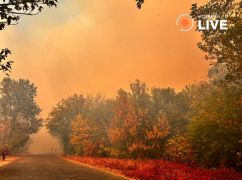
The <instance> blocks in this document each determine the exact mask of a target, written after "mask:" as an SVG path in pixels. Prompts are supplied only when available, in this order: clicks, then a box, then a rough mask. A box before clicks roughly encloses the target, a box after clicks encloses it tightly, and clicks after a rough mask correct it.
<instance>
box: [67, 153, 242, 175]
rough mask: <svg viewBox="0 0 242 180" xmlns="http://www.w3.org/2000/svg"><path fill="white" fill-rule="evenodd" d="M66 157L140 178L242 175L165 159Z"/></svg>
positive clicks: (230, 170) (226, 170)
mask: <svg viewBox="0 0 242 180" xmlns="http://www.w3.org/2000/svg"><path fill="white" fill-rule="evenodd" d="M66 158H68V159H71V160H75V161H78V162H81V163H85V164H88V165H92V166H95V167H98V168H105V169H107V170H110V171H112V172H116V173H120V174H122V175H124V176H126V177H130V178H134V179H139V180H162V179H186V180H187V179H191V180H194V179H196V180H200V179H201V180H210V179H211V180H212V179H221V180H225V179H229V180H240V179H242V175H241V174H240V173H239V172H236V171H235V170H232V169H216V170H207V169H203V168H199V167H191V166H187V165H185V164H178V163H172V162H168V161H164V160H131V159H116V158H93V157H82V156H66Z"/></svg>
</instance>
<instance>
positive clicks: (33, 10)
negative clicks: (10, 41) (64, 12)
mask: <svg viewBox="0 0 242 180" xmlns="http://www.w3.org/2000/svg"><path fill="white" fill-rule="evenodd" d="M56 5H57V0H3V1H0V17H1V21H0V30H3V29H4V28H5V27H6V26H8V25H16V24H17V23H18V21H19V20H20V18H21V17H22V16H23V15H30V16H32V15H36V14H38V13H40V12H41V11H42V9H43V7H44V6H48V7H52V6H56ZM8 54H10V50H8V49H2V51H1V52H0V70H1V71H4V72H7V73H8V72H10V71H11V66H12V63H13V61H9V60H6V58H7V55H8Z"/></svg>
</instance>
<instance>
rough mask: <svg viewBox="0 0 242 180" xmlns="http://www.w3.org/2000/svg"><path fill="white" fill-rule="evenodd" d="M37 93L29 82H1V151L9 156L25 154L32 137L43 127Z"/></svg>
mask: <svg viewBox="0 0 242 180" xmlns="http://www.w3.org/2000/svg"><path fill="white" fill-rule="evenodd" d="M36 91H37V90H36V87H35V86H34V84H32V83H30V81H29V80H24V79H19V80H14V79H10V78H4V79H3V80H2V81H1V86H0V149H2V148H4V149H7V150H8V153H10V154H13V153H20V152H24V151H25V150H26V147H27V146H26V145H27V143H28V142H29V137H30V135H31V134H33V133H35V132H37V131H38V130H39V128H40V127H41V125H42V120H41V119H40V118H39V116H38V115H39V113H40V111H41V110H40V108H39V106H38V105H37V104H36V102H35V97H36V95H37V92H36Z"/></svg>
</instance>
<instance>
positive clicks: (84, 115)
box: [70, 96, 112, 156]
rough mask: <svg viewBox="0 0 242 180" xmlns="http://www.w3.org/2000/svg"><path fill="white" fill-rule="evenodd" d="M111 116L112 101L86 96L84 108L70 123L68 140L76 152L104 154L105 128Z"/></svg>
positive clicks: (106, 141) (105, 146)
mask: <svg viewBox="0 0 242 180" xmlns="http://www.w3.org/2000/svg"><path fill="white" fill-rule="evenodd" d="M111 118H112V101H110V100H106V99H104V98H103V97H102V96H95V97H94V96H87V97H86V98H85V109H84V111H83V112H80V114H78V115H77V116H76V117H75V118H74V119H73V121H72V123H71V133H70V142H71V144H72V145H73V146H74V150H75V153H76V154H79V155H93V156H106V155H107V150H106V148H107V146H108V143H109V142H108V138H107V130H108V126H109V123H110V120H111Z"/></svg>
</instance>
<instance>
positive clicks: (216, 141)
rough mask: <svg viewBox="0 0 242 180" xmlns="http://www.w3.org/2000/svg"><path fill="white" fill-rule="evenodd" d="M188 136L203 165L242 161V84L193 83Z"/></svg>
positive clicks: (237, 163)
mask: <svg viewBox="0 0 242 180" xmlns="http://www.w3.org/2000/svg"><path fill="white" fill-rule="evenodd" d="M191 89H193V90H192V91H190V92H191V93H192V97H193V100H192V103H191V104H192V110H191V111H190V115H189V120H190V122H189V125H188V138H189V139H190V142H191V144H192V147H193V150H194V152H195V153H196V157H197V160H198V162H199V163H201V164H202V165H206V166H210V167H217V166H229V167H231V166H238V165H239V164H241V159H240V158H241V124H242V109H241V106H242V101H241V100H242V88H241V86H233V87H232V88H231V87H221V86H214V85H212V84H208V83H206V84H197V85H196V86H195V85H193V86H192V88H191Z"/></svg>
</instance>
